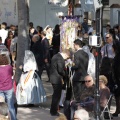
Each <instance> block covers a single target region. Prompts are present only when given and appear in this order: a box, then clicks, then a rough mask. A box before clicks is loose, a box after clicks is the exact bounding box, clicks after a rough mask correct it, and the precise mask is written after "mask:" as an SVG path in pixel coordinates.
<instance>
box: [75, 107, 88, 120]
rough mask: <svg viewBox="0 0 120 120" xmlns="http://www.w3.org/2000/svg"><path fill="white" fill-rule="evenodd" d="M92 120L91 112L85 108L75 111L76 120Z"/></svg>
mask: <svg viewBox="0 0 120 120" xmlns="http://www.w3.org/2000/svg"><path fill="white" fill-rule="evenodd" d="M76 119H77V120H90V117H89V113H88V112H87V111H86V110H85V109H79V110H76V111H75V114H74V120H76Z"/></svg>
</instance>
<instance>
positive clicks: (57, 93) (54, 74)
mask: <svg viewBox="0 0 120 120" xmlns="http://www.w3.org/2000/svg"><path fill="white" fill-rule="evenodd" d="M69 57H70V51H69V50H68V49H65V50H63V51H62V52H61V53H57V54H55V55H54V56H53V58H52V60H51V65H50V82H51V84H52V87H53V95H52V103H51V108H50V114H51V115H52V116H59V113H58V112H57V110H58V107H59V101H60V97H61V91H62V84H63V77H65V71H64V68H65V60H66V59H67V58H69Z"/></svg>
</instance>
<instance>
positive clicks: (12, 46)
mask: <svg viewBox="0 0 120 120" xmlns="http://www.w3.org/2000/svg"><path fill="white" fill-rule="evenodd" d="M17 41H18V31H15V32H14V38H13V39H12V41H11V44H10V53H11V56H12V61H13V62H14V64H15V61H16V57H17Z"/></svg>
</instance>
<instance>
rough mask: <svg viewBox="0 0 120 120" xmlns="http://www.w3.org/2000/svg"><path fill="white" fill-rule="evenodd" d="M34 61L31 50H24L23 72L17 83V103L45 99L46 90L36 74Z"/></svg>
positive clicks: (22, 103)
mask: <svg viewBox="0 0 120 120" xmlns="http://www.w3.org/2000/svg"><path fill="white" fill-rule="evenodd" d="M35 70H37V65H36V61H35V58H34V55H33V53H32V52H31V51H29V50H26V51H25V57H24V66H23V71H24V72H23V73H22V75H21V77H20V81H19V83H18V85H17V90H16V99H17V104H18V105H26V104H39V103H42V102H45V101H46V92H45V90H44V87H43V84H42V81H41V80H40V78H39V76H38V74H37V73H36V72H35Z"/></svg>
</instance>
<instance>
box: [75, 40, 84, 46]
mask: <svg viewBox="0 0 120 120" xmlns="http://www.w3.org/2000/svg"><path fill="white" fill-rule="evenodd" d="M74 44H76V45H79V47H82V46H83V42H82V41H81V40H79V39H76V40H75V41H74Z"/></svg>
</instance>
